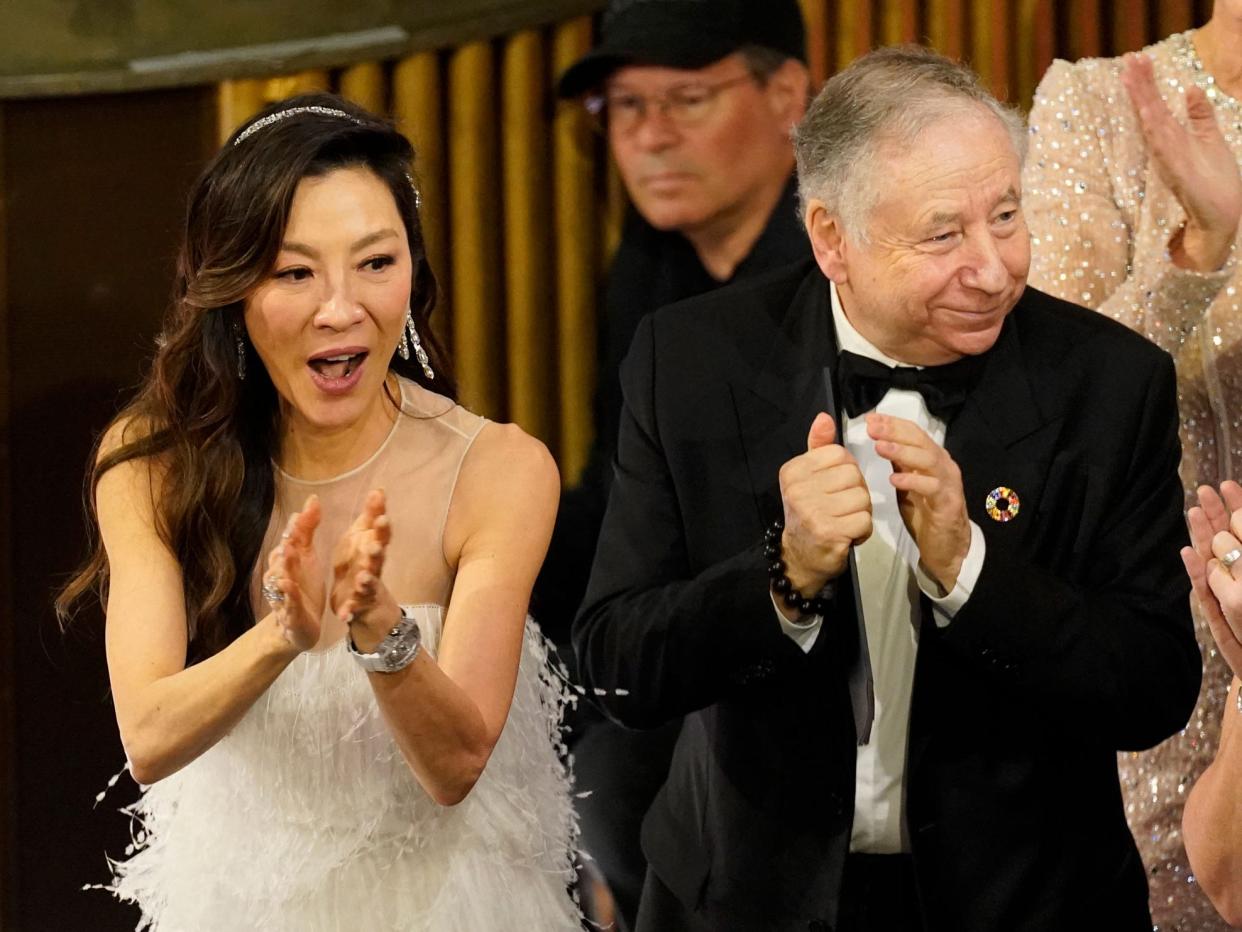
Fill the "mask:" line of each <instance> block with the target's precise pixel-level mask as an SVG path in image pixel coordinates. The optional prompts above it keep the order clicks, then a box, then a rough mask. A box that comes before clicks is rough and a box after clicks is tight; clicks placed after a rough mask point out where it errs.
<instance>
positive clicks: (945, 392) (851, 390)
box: [837, 351, 983, 423]
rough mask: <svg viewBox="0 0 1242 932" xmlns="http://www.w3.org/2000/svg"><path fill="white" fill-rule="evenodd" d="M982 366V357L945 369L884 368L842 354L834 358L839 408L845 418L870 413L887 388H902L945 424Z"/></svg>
mask: <svg viewBox="0 0 1242 932" xmlns="http://www.w3.org/2000/svg"><path fill="white" fill-rule="evenodd" d="M982 366H983V357H981V356H964V357H962V358H961V359H959V360H958V361H957V362H951V363H949V364H948V365H945V366H927V367H925V368H923V369H916V368H914V367H913V366H896V367H893V366H886V365H885V364H884V363H882V362H876V361H875V360H874V359H868V358H867V357H866V356H859V355H858V354H857V353H848V352H845V351H842V352H841V354H840V356H839V357H838V358H837V382H838V384H839V385H840V386H841V405H842V407H844V408H845V413H846V415H847V416H849V417H858V415H860V414H865V413H866V412H868V411H873V410H874V409H875V407H876V405H878V404H879V403H880V399H882V398H883V397H884V396H885V395H886V394H888V390H889V389H890V388H904V389H907V390H909V391H915V392H918V393H919V394H920V395H922V396H923V402H924V403H925V404H926V405H927V411H928V413H930V414H931V416H932V417H934V418H939V419H940V420H942V421H944V422H946V423H947V422H948V421H949V419H950V418H952V417H953V415H954V414H956V413H957V410H958V408H960V407H961V406H962V405H963V403H965V401H966V396H967V395H968V394H969V393H970V389H971V388H972V387H973V386H974V384H975V380H976V379H977V378H978V374H979V371H980V370H981V369H982Z"/></svg>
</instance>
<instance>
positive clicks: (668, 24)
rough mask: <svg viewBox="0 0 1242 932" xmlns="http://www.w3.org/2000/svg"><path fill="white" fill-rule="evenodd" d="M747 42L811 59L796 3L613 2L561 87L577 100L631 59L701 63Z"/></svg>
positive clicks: (732, 0)
mask: <svg viewBox="0 0 1242 932" xmlns="http://www.w3.org/2000/svg"><path fill="white" fill-rule="evenodd" d="M744 45H758V46H762V47H764V48H770V49H772V50H774V51H777V52H782V53H784V54H785V55H787V56H788V57H790V58H796V59H799V60H800V61H806V28H805V26H804V25H803V23H802V11H801V9H799V7H798V0H612V2H611V3H609V4H608V7H607V9H605V10H604V18H603V22H602V23H601V24H600V42H599V45H598V46H596V47H595V48H594V49H592V50H591V51H590V52H588V53H587V54H586V55H584V56H583V57H582V58H580V59H578V61H576V62H574V64H572V65H570V66H569V68H568V69H567V70H566V71H565V73H564V74H563V75H561V79H560V81H559V82H558V83H557V87H556V92H557V94H559V95H560V96H561V97H577V96H578V95H579V94H582V93H585V92H586V91H589V90H591V89H592V88H595V87H599V85H600V84H602V83H603V81H604V79H605V78H607V77H608V75H610V74H612V73H613V72H614V71H616V70H617V69H618V68H621V67H623V66H625V65H628V64H633V63H640V64H644V65H663V66H665V67H669V68H702V67H704V66H706V65H710V64H711V63H712V62H714V61H719V60H720V59H722V58H724V57H725V56H726V55H729V54H731V53H733V52H736V51H737V50H738V49H740V48H741V47H742V46H744Z"/></svg>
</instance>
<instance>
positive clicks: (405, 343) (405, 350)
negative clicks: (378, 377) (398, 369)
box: [397, 311, 414, 359]
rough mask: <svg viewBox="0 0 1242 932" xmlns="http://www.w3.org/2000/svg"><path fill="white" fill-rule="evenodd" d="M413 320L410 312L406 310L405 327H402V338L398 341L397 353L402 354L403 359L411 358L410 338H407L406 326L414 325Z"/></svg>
mask: <svg viewBox="0 0 1242 932" xmlns="http://www.w3.org/2000/svg"><path fill="white" fill-rule="evenodd" d="M413 322H414V321H413V318H412V317H411V316H410V312H409V311H406V312H405V327H402V328H401V339H400V340H398V341H397V355H398V356H400V357H401V358H402V359H409V358H410V341H409V339H407V338H406V335H405V328H406V327H410V326H413Z"/></svg>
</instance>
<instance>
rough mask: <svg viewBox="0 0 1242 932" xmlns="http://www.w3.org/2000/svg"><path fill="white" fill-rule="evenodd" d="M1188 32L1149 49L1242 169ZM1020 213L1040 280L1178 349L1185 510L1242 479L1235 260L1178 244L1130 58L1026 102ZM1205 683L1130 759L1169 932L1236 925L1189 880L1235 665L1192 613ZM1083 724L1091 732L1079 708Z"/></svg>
mask: <svg viewBox="0 0 1242 932" xmlns="http://www.w3.org/2000/svg"><path fill="white" fill-rule="evenodd" d="M1192 37H1193V32H1187V33H1182V34H1179V35H1174V36H1170V37H1169V38H1167V39H1165V40H1164V41H1162V42H1159V43H1157V44H1155V45H1153V46H1151V47H1149V48H1147V49H1146V50H1145V51H1146V53H1147V54H1148V55H1149V56H1150V57H1151V59H1152V61H1153V63H1154V65H1155V74H1156V82H1157V86H1158V87H1159V89H1160V93H1161V95H1162V97H1163V98H1164V100H1165V101H1166V103H1167V104H1168V105H1169V108H1170V109H1171V110H1172V112H1173V113H1174V114H1176V115H1177V116H1178V118H1179V119H1182V120H1183V121H1184V120H1185V111H1186V107H1185V101H1184V95H1185V91H1186V88H1187V87H1189V86H1191V85H1192V84H1199V85H1200V86H1202V87H1203V88H1204V89H1205V91H1206V92H1207V94H1208V97H1209V99H1210V100H1212V101H1213V103H1214V104H1215V107H1216V116H1217V121H1218V123H1219V124H1220V126H1221V129H1222V130H1223V132H1224V134H1225V138H1226V139H1227V140H1228V141H1229V145H1230V146H1231V147H1232V148H1233V151H1234V153H1235V154H1236V155H1237V156H1238V159H1239V161H1240V162H1242V103H1240V102H1239V101H1237V100H1235V99H1234V98H1232V97H1229V96H1228V95H1226V94H1224V93H1223V92H1221V91H1220V90H1219V89H1218V88H1217V87H1216V86H1215V83H1214V81H1213V79H1212V77H1211V75H1210V74H1208V73H1207V72H1206V71H1205V70H1204V68H1203V66H1202V63H1201V62H1200V60H1199V58H1198V55H1197V54H1196V52H1195V50H1194V46H1193V43H1192V41H1191V40H1192ZM1030 124H1031V136H1030V142H1031V148H1030V153H1029V155H1028V158H1027V164H1026V169H1025V173H1024V177H1023V207H1024V212H1025V214H1026V218H1027V222H1028V224H1029V226H1030V230H1031V245H1032V262H1031V275H1030V282H1031V284H1032V285H1034V286H1035V287H1037V288H1039V289H1041V290H1043V291H1047V292H1049V293H1051V294H1055V295H1058V296H1060V297H1062V298H1066V299H1068V300H1070V301H1074V302H1077V303H1079V304H1082V305H1085V306H1086V307H1089V308H1094V309H1095V310H1098V311H1099V312H1101V313H1104V314H1109V315H1111V316H1112V317H1115V318H1116V319H1117V320H1119V321H1121V322H1122V323H1124V324H1126V325H1127V326H1129V327H1131V328H1132V329H1134V330H1137V331H1138V332H1139V333H1142V334H1144V335H1145V336H1147V337H1148V338H1149V339H1151V340H1152V341H1153V342H1155V343H1157V344H1158V345H1160V346H1161V347H1163V348H1164V349H1166V350H1168V352H1169V353H1171V354H1172V355H1173V358H1174V360H1175V362H1176V364H1177V374H1178V393H1179V398H1178V403H1179V408H1180V414H1181V435H1182V451H1183V456H1182V470H1181V472H1182V481H1183V484H1184V486H1185V488H1186V492H1187V504H1188V505H1189V504H1191V503H1192V499H1193V494H1194V489H1195V488H1196V487H1197V486H1198V485H1200V484H1203V483H1207V484H1209V485H1213V486H1215V485H1218V484H1219V483H1220V481H1221V480H1223V479H1227V478H1242V476H1240V475H1239V467H1242V294H1239V289H1240V288H1242V281H1240V280H1239V275H1238V272H1237V266H1236V265H1235V264H1234V262H1233V261H1232V260H1231V261H1230V262H1229V263H1228V264H1227V265H1226V266H1225V268H1224V269H1222V270H1221V271H1219V272H1215V273H1207V274H1200V273H1196V272H1192V271H1187V270H1183V269H1180V268H1178V267H1177V266H1175V265H1174V264H1173V262H1172V261H1171V259H1170V258H1169V255H1168V252H1167V245H1168V241H1169V238H1170V236H1171V235H1172V234H1173V233H1174V232H1175V231H1176V230H1177V229H1178V227H1179V226H1180V225H1181V224H1182V223H1183V222H1184V220H1185V213H1184V211H1183V210H1182V208H1181V205H1180V204H1178V202H1177V199H1176V198H1175V197H1174V196H1173V194H1172V192H1171V191H1170V190H1169V188H1168V187H1167V186H1166V185H1165V184H1164V182H1163V181H1162V180H1161V179H1160V177H1159V175H1158V174H1157V172H1156V170H1155V168H1154V167H1153V166H1152V165H1151V164H1150V162H1149V159H1148V156H1147V152H1146V150H1145V148H1144V144H1143V137H1142V133H1141V131H1140V129H1139V127H1138V123H1137V117H1136V116H1135V114H1134V111H1133V108H1132V106H1131V104H1130V101H1129V97H1128V95H1127V94H1126V91H1125V89H1124V87H1123V86H1122V84H1121V60H1120V59H1088V60H1084V61H1080V62H1078V63H1077V64H1069V63H1068V62H1064V61H1056V62H1053V64H1052V67H1050V68H1049V69H1048V73H1047V74H1046V75H1045V76H1044V78H1043V80H1042V81H1041V82H1040V85H1039V89H1038V91H1037V92H1036V96H1035V105H1034V107H1033V109H1032V110H1031V116H1030ZM1195 627H1196V633H1197V635H1198V639H1199V645H1200V649H1201V650H1202V652H1203V656H1204V677H1203V689H1202V691H1201V693H1200V695H1199V702H1198V704H1197V705H1196V707H1195V711H1194V713H1193V715H1192V716H1191V718H1190V722H1189V724H1188V725H1187V727H1186V728H1185V729H1184V730H1183V731H1182V732H1180V733H1179V734H1177V735H1175V736H1174V737H1172V738H1170V739H1169V740H1168V741H1166V742H1164V743H1163V744H1161V745H1160V746H1158V747H1156V748H1154V749H1152V750H1150V751H1146V752H1142V753H1125V754H1122V755H1120V758H1119V764H1120V774H1121V784H1122V791H1123V793H1124V796H1125V804H1126V813H1127V816H1128V818H1129V821H1130V827H1131V829H1132V830H1133V832H1134V835H1135V839H1136V841H1137V842H1138V846H1139V850H1140V851H1141V853H1142V855H1143V861H1144V863H1145V864H1146V866H1147V871H1148V881H1149V884H1150V887H1151V907H1152V917H1153V919H1154V921H1155V923H1156V927H1157V928H1158V929H1161V930H1178V932H1216V930H1224V929H1227V928H1229V927H1228V926H1227V925H1226V924H1225V923H1224V921H1223V920H1222V919H1221V918H1220V917H1219V915H1218V914H1217V912H1216V910H1215V909H1213V907H1212V905H1211V904H1210V903H1209V902H1208V899H1207V897H1206V896H1204V894H1203V892H1202V891H1201V890H1200V889H1199V887H1198V885H1197V884H1196V883H1195V882H1194V878H1193V874H1192V872H1191V871H1190V868H1189V864H1188V862H1187V859H1186V852H1185V850H1184V849H1183V847H1182V835H1181V822H1182V806H1183V804H1184V802H1185V798H1186V794H1187V793H1189V791H1190V788H1191V786H1192V785H1193V783H1194V781H1195V779H1196V778H1197V777H1198V776H1199V774H1201V773H1202V772H1203V770H1204V769H1205V768H1206V767H1207V765H1208V764H1210V763H1211V761H1212V758H1213V757H1214V756H1215V753H1216V746H1217V741H1218V738H1219V733H1220V719H1221V714H1222V711H1223V707H1224V702H1225V697H1226V693H1227V691H1228V688H1229V682H1230V673H1229V668H1228V665H1227V664H1226V663H1225V661H1224V659H1223V658H1222V657H1221V656H1220V655H1219V653H1218V651H1217V650H1216V648H1215V644H1214V642H1213V640H1212V635H1211V632H1210V631H1209V629H1208V626H1207V622H1206V621H1205V620H1204V619H1203V618H1199V617H1196V619H1195ZM1083 727H1084V728H1090V727H1091V717H1090V710H1089V709H1084V710H1083Z"/></svg>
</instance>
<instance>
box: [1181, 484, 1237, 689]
mask: <svg viewBox="0 0 1242 932" xmlns="http://www.w3.org/2000/svg"><path fill="white" fill-rule="evenodd" d="M1186 519H1187V523H1188V524H1189V526H1190V541H1191V544H1192V545H1193V546H1192V547H1183V548H1182V562H1183V563H1184V564H1185V565H1186V572H1187V573H1188V574H1190V582H1191V585H1192V586H1193V588H1194V594H1195V599H1196V600H1197V601H1198V603H1199V607H1200V610H1201V611H1202V612H1203V614H1204V616H1205V617H1206V619H1207V622H1208V625H1209V627H1210V628H1211V629H1212V636H1213V637H1214V638H1215V639H1216V645H1217V647H1219V648H1220V652H1221V655H1222V656H1223V657H1224V658H1225V661H1226V662H1227V663H1228V664H1229V666H1230V668H1231V669H1232V670H1233V672H1234V675H1235V676H1242V485H1238V483H1236V482H1233V481H1227V482H1224V483H1222V484H1221V487H1220V492H1219V493H1217V491H1216V490H1215V489H1213V488H1212V487H1211V486H1206V485H1205V486H1200V488H1199V506H1198V507H1197V508H1191V509H1190V511H1189V513H1188V514H1187V516H1186Z"/></svg>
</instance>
